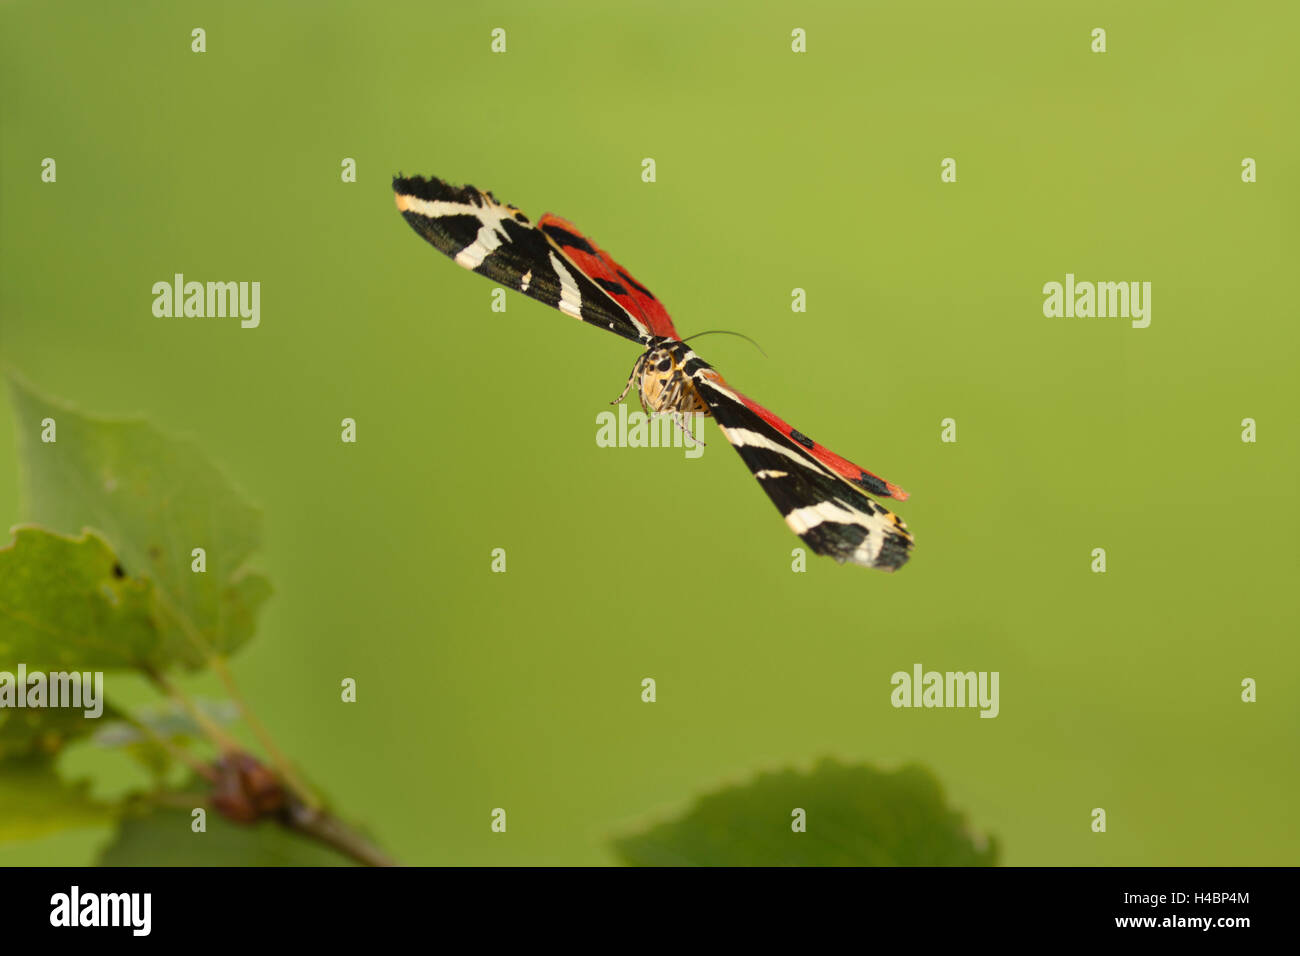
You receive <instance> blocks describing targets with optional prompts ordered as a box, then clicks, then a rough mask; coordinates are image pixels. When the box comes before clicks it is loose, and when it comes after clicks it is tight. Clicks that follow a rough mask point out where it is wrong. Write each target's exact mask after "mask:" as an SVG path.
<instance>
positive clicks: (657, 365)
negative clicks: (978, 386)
mask: <svg viewBox="0 0 1300 956" xmlns="http://www.w3.org/2000/svg"><path fill="white" fill-rule="evenodd" d="M393 193H394V194H395V198H396V200H397V208H398V210H399V211H400V212H401V214H402V216H403V217H404V218H405V219H406V221H407V222H408V223H410V225H411V228H412V229H414V230H415V231H416V232H418V233H419V234H420V235H421V236H423V237H424V238H425V239H427V240H428V241H429V242H430V243H432V244H433V246H434V247H435V248H437V249H438V251H439V252H442V253H443V254H445V255H447V256H450V257H451V258H452V259H453V260H455V262H456V263H457V265H461V266H464V267H465V268H466V269H472V270H473V271H474V272H477V273H478V274H479V275H483V276H487V277H488V278H489V279H491V280H492V281H494V282H496V283H498V284H500V285H502V286H505V287H507V288H510V289H516V290H518V291H519V292H522V293H524V294H525V295H527V296H531V297H532V298H534V299H537V300H538V301H540V302H545V303H546V304H547V305H549V306H552V307H553V308H556V309H559V310H560V311H561V312H563V313H565V314H566V315H570V316H572V317H573V318H575V319H579V320H580V321H582V322H586V323H587V324H589V325H594V326H597V327H599V328H602V329H606V330H608V331H610V332H613V333H615V334H616V335H621V336H622V337H623V338H625V339H629V340H631V341H633V342H635V343H637V345H639V346H640V347H641V349H642V352H641V356H640V358H639V359H638V360H637V363H636V367H635V368H634V369H633V371H632V381H634V382H635V384H636V385H637V388H638V391H639V392H640V396H641V403H642V405H643V407H644V408H645V409H646V410H647V411H648V412H651V413H659V414H669V415H673V416H675V417H677V418H678V420H679V422H680V421H681V419H682V418H683V417H684V416H686V415H689V414H692V413H695V412H699V413H702V414H704V415H711V416H712V417H713V418H714V419H716V420H717V422H718V427H719V428H720V429H721V430H722V434H723V435H724V436H725V437H726V439H727V441H729V442H731V444H732V446H733V447H735V449H736V451H737V452H739V453H740V457H741V459H742V460H743V461H744V462H745V464H746V465H747V466H749V470H750V471H752V472H753V473H754V477H755V478H757V479H758V483H759V485H760V486H761V487H762V489H763V491H765V492H766V493H767V496H768V497H769V498H771V499H772V501H773V503H775V505H776V507H777V509H778V510H779V511H780V512H781V515H782V517H784V518H785V523H786V524H787V525H789V526H790V529H791V530H792V531H794V533H795V534H797V535H798V536H799V537H800V538H802V539H803V540H804V543H805V544H807V545H808V547H809V548H811V549H812V550H813V551H815V552H816V553H817V554H825V555H829V556H830V557H832V558H834V559H835V560H836V561H839V562H840V563H841V564H843V563H844V562H846V561H852V562H853V563H854V564H861V565H863V566H864V567H868V568H881V569H883V570H886V571H892V570H894V569H895V568H899V567H902V565H903V564H904V563H905V562H906V561H907V558H908V555H909V553H910V552H911V549H912V535H911V534H910V533H909V532H908V530H907V526H906V525H905V524H904V523H903V521H902V519H900V518H899V517H898V516H897V515H896V514H894V513H893V512H892V511H890V510H889V509H888V508H886V507H884V506H883V505H881V504H880V503H879V502H877V501H875V500H873V499H872V498H870V497H868V495H867V494H866V493H868V492H869V493H870V494H872V495H875V496H876V497H879V498H895V499H897V500H899V501H902V500H904V499H906V498H907V492H905V491H903V489H901V488H899V487H898V486H897V485H895V484H893V483H892V482H888V481H885V480H884V479H883V478H878V477H877V476H876V475H873V474H872V473H871V472H869V471H867V470H866V469H865V468H860V467H858V466H857V465H855V464H853V463H852V462H850V461H847V460H846V459H844V458H841V457H840V456H839V455H837V454H835V453H834V452H832V451H831V450H830V449H828V448H826V447H824V446H822V445H819V444H818V443H817V442H815V441H813V440H812V439H811V438H809V437H808V436H807V435H805V434H803V432H800V431H799V430H798V429H796V428H792V427H791V426H790V425H788V424H787V423H786V422H784V421H782V420H781V419H780V418H777V417H776V415H774V414H772V413H771V412H769V411H768V410H767V409H766V408H764V407H763V406H761V405H759V404H758V403H757V402H755V401H753V400H752V399H750V398H748V397H747V396H745V395H743V394H741V393H740V392H738V391H736V389H734V388H732V387H731V386H730V385H728V384H727V383H726V381H724V380H723V378H722V376H721V375H719V374H718V373H717V372H716V371H715V370H714V369H713V367H712V366H710V365H709V364H708V363H707V362H705V361H704V360H703V359H702V358H700V357H699V356H698V355H696V354H695V352H694V350H692V348H691V347H690V346H689V345H687V344H686V343H685V342H683V341H682V339H681V336H679V335H678V334H677V330H676V329H675V328H673V323H672V320H671V319H670V318H669V317H668V312H667V310H666V309H665V308H664V306H663V303H661V302H660V301H659V300H658V299H657V298H656V297H655V296H654V295H653V293H651V292H650V290H649V289H647V288H646V287H645V286H644V285H642V284H641V283H640V282H638V281H637V280H636V279H634V278H632V276H631V275H630V274H629V273H628V271H627V270H626V269H624V268H623V267H622V266H620V265H619V264H618V263H617V262H615V261H614V259H613V257H611V256H610V255H609V254H608V253H606V252H605V251H604V250H602V249H601V248H600V247H599V246H597V245H596V244H595V243H594V242H592V241H591V240H590V239H588V238H586V237H585V236H583V235H582V233H580V232H579V231H578V230H577V229H576V228H575V227H574V226H573V225H572V224H571V223H569V222H566V221H565V220H563V219H561V218H559V217H558V216H554V215H551V214H550V213H547V214H546V215H545V216H543V217H542V218H541V219H540V220H539V221H538V222H537V223H535V224H534V223H532V222H530V221H529V219H528V217H527V216H525V215H524V214H523V213H522V212H520V211H519V210H518V209H517V208H515V207H514V206H511V205H509V204H507V203H502V202H498V201H497V199H496V197H494V196H493V195H492V194H491V193H490V192H483V191H482V190H479V189H476V188H474V187H473V186H452V185H450V184H449V183H446V182H443V181H442V180H441V179H434V178H428V179H426V178H424V177H412V178H406V177H401V176H398V177H396V178H394V180H393ZM629 384H630V383H629ZM624 394H626V390H625V392H624Z"/></svg>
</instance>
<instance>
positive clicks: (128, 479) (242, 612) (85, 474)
mask: <svg viewBox="0 0 1300 956" xmlns="http://www.w3.org/2000/svg"><path fill="white" fill-rule="evenodd" d="M9 385H10V390H11V392H12V395H13V403H14V409H15V412H16V414H17V417H18V429H17V430H18V435H19V441H18V445H19V454H20V458H21V462H22V486H23V492H24V504H25V510H26V514H27V516H28V518H29V519H30V520H32V521H35V522H37V523H39V524H42V525H44V526H46V527H49V528H52V529H54V530H58V531H63V532H66V533H76V532H79V531H80V530H81V529H82V528H83V527H90V528H94V529H96V530H98V531H99V532H100V533H101V534H102V535H103V537H104V538H105V540H107V541H108V542H109V543H110V544H111V545H112V546H113V548H114V549H116V551H117V555H118V560H119V561H120V562H121V564H122V566H123V568H124V569H125V572H126V574H127V575H128V576H130V577H137V576H144V577H147V578H149V579H150V580H152V581H153V582H154V583H155V585H156V588H157V597H158V601H159V603H160V605H161V606H162V607H164V608H165V609H166V610H167V611H168V613H169V615H170V617H171V619H172V622H173V623H174V624H175V625H176V626H175V627H174V628H171V629H169V630H168V632H167V634H166V637H167V640H168V641H169V643H170V644H171V648H170V653H171V655H172V656H173V657H174V658H177V659H179V660H181V661H182V662H183V663H185V664H186V665H188V666H190V667H199V666H201V665H202V663H203V660H204V657H205V655H204V654H203V653H202V652H201V650H200V649H199V648H196V647H195V646H194V640H191V639H187V635H188V636H189V637H190V638H196V639H198V640H199V641H200V642H201V643H202V644H203V645H205V646H206V647H208V648H210V649H211V650H212V651H215V652H218V653H222V654H230V653H231V652H233V651H234V650H236V649H237V648H238V647H239V646H240V645H242V644H243V643H244V642H245V641H247V640H248V639H249V637H251V636H252V633H253V628H254V619H255V617H256V614H257V610H258V608H259V607H260V606H261V604H262V602H263V601H265V600H266V598H267V597H268V596H269V595H270V593H271V586H270V583H269V582H268V581H267V580H266V578H265V577H263V576H262V575H260V574H257V573H255V572H253V571H251V570H250V569H249V567H248V565H247V562H248V560H249V557H250V556H251V555H252V554H253V553H254V552H255V551H256V550H257V548H258V546H259V544H260V542H261V530H260V524H261V522H260V516H259V514H258V512H257V510H256V509H254V508H253V506H252V505H250V504H249V503H248V502H247V501H246V500H245V499H244V497H243V496H242V495H241V494H240V493H239V492H238V491H237V490H236V489H235V488H234V486H233V485H231V483H230V482H229V481H227V480H226V478H225V477H223V476H222V475H221V474H220V472H219V471H218V470H217V468H216V467H215V465H213V463H212V462H211V461H209V460H208V458H206V457H205V456H204V455H203V454H202V453H201V452H200V451H199V450H198V449H197V448H195V447H194V446H193V445H191V444H190V443H188V442H181V441H177V440H175V439H172V438H169V437H167V436H165V435H163V434H161V433H160V432H158V431H157V430H156V429H154V428H153V426H151V425H149V424H147V423H146V422H143V421H128V420H123V421H114V420H109V419H100V418H93V417H90V416H87V415H83V414H81V413H80V412H77V411H75V410H74V409H73V408H71V407H70V406H68V405H65V404H63V403H61V402H57V401H55V400H53V399H50V398H47V397H45V396H43V395H40V394H38V393H37V392H35V391H34V390H32V389H31V388H30V387H28V386H27V385H26V384H24V383H22V382H20V381H19V380H18V379H17V378H16V377H15V376H13V375H10V377H9ZM46 419H53V421H54V423H55V428H56V433H55V437H56V439H57V440H56V441H54V442H45V441H42V439H41V435H42V430H43V425H42V423H43V422H44V421H45V420H46ZM195 548H203V549H204V551H205V553H206V562H207V570H206V572H204V573H196V572H194V571H192V570H191V562H192V560H193V559H192V551H193V549H195Z"/></svg>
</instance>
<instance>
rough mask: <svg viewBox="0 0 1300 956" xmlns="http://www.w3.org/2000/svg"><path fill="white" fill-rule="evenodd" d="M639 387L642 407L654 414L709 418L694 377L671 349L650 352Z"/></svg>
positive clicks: (644, 361) (642, 369)
mask: <svg viewBox="0 0 1300 956" xmlns="http://www.w3.org/2000/svg"><path fill="white" fill-rule="evenodd" d="M637 387H638V388H639V389H640V390H641V407H642V408H644V409H645V410H646V411H647V412H650V413H652V414H662V413H665V412H667V413H673V412H676V413H678V414H681V415H693V414H695V413H697V412H698V413H699V414H701V415H707V414H709V407H708V406H707V405H705V404H704V401H703V399H701V398H700V395H699V393H698V392H697V391H696V390H695V384H694V383H693V382H692V381H691V377H690V376H689V375H687V374H686V373H685V372H683V371H682V367H681V365H680V364H678V362H677V359H676V357H675V356H674V355H673V353H672V352H671V351H669V350H668V349H651V350H650V351H649V352H647V353H646V354H645V356H644V357H643V358H642V359H641V364H640V376H639V379H638V381H637Z"/></svg>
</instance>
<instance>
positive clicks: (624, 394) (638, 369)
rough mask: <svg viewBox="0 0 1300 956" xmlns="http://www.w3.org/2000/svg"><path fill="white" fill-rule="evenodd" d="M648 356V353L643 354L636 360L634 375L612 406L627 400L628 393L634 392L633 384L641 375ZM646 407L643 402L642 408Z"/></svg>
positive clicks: (628, 379)
mask: <svg viewBox="0 0 1300 956" xmlns="http://www.w3.org/2000/svg"><path fill="white" fill-rule="evenodd" d="M646 354H648V353H642V355H641V356H640V358H638V359H637V360H636V364H635V365H633V366H632V374H631V375H629V376H628V377H627V384H626V385H624V386H623V391H621V392H619V393H618V398H616V399H614V400H613V401H612V402H610V404H611V405H617V404H618V403H619V402H621V401H623V399H625V398H627V393H628V392H629V391H631V390H632V383H633V382H635V381H636V380H637V378H638V377H639V376H640V374H641V366H642V365H644V364H645V357H646ZM644 405H645V403H644V402H642V407H644Z"/></svg>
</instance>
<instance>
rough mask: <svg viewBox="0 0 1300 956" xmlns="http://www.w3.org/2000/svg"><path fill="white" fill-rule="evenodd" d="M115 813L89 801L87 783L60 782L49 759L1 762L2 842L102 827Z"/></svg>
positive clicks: (0, 823)
mask: <svg viewBox="0 0 1300 956" xmlns="http://www.w3.org/2000/svg"><path fill="white" fill-rule="evenodd" d="M115 813H116V811H115V809H114V808H113V807H111V806H109V805H107V804H102V803H98V802H96V801H94V800H92V799H90V797H89V796H88V795H87V785H86V784H85V783H76V784H71V783H66V782H64V781H63V780H62V779H60V778H59V775H58V774H57V773H55V771H54V766H53V763H52V761H51V759H50V758H48V757H44V756H37V757H29V758H25V759H12V760H5V761H3V762H0V842H8V841H11V840H30V839H33V838H34V837H38V836H43V835H45V834H46V833H53V832H55V831H57V830H67V829H72V828H75V827H88V826H99V825H102V824H104V823H107V822H109V821H110V820H112V819H113V817H114V815H115Z"/></svg>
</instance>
